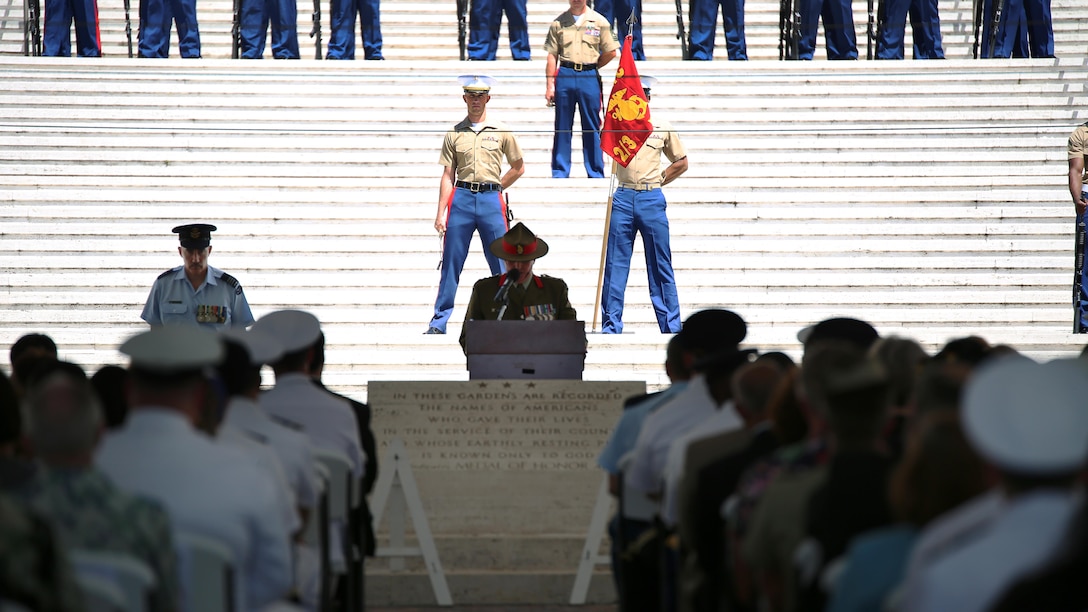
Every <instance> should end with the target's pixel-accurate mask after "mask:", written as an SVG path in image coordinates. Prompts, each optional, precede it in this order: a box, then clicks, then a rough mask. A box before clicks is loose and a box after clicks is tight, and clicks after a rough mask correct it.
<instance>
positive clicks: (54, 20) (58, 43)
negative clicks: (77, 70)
mask: <svg viewBox="0 0 1088 612" xmlns="http://www.w3.org/2000/svg"><path fill="white" fill-rule="evenodd" d="M43 10H44V16H43V19H42V55H44V56H46V57H71V55H72V5H71V4H68V0H45V7H44V9H43Z"/></svg>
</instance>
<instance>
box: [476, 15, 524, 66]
mask: <svg viewBox="0 0 1088 612" xmlns="http://www.w3.org/2000/svg"><path fill="white" fill-rule="evenodd" d="M525 5H526V0H473V2H472V12H471V14H470V15H469V21H468V28H469V29H468V46H467V47H466V48H465V50H466V51H467V52H468V59H470V60H476V61H488V62H490V61H494V60H495V55H496V53H497V52H498V50H499V31H500V30H501V28H502V14H503V13H504V12H505V13H506V28H507V30H508V32H509V34H508V35H509V37H510V56H511V57H513V58H514V59H515V60H518V61H528V60H529V15H528V11H527V9H526V6H525Z"/></svg>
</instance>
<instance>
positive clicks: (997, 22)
mask: <svg viewBox="0 0 1088 612" xmlns="http://www.w3.org/2000/svg"><path fill="white" fill-rule="evenodd" d="M1004 12H1005V0H994V19H993V22H992V23H991V24H990V48H989V49H987V50H986V57H987V58H988V59H989V58H993V56H994V52H995V51H996V50H997V33H998V32H999V31H1001V14H1002V13H1004Z"/></svg>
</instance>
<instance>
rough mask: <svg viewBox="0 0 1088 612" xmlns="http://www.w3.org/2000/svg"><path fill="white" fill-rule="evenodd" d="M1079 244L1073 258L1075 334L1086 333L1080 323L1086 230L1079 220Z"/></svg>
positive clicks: (1077, 243)
mask: <svg viewBox="0 0 1088 612" xmlns="http://www.w3.org/2000/svg"><path fill="white" fill-rule="evenodd" d="M1076 227H1077V238H1076V240H1077V242H1076V249H1075V250H1074V256H1073V333H1074V334H1081V333H1084V331H1085V330H1084V328H1083V327H1081V323H1080V294H1081V279H1082V278H1083V276H1082V275H1083V272H1084V241H1085V235H1084V234H1085V230H1084V222H1083V221H1081V220H1080V219H1079V218H1078V219H1077V226H1076Z"/></svg>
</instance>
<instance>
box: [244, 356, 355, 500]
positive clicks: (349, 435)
mask: <svg viewBox="0 0 1088 612" xmlns="http://www.w3.org/2000/svg"><path fill="white" fill-rule="evenodd" d="M258 403H259V405H260V407H261V408H262V409H263V410H264V411H265V412H267V413H268V415H269V416H270V417H272V418H273V419H274V420H275V421H276V422H278V423H281V424H283V425H286V426H287V427H289V428H291V429H294V430H297V431H301V432H303V433H305V434H306V435H307V436H309V437H310V441H311V442H312V443H313V445H314V446H319V447H322V448H329V449H332V450H335V451H339V452H341V453H343V454H344V455H345V456H346V457H347V458H348V459H349V460H350V461H351V466H352V473H354V474H355V475H356V476H357V477H359V478H362V476H363V469H364V468H365V467H366V454H365V453H363V449H362V446H361V445H360V444H359V427H358V425H357V424H356V421H355V413H354V412H352V411H351V406H350V405H349V404H348V403H347V402H345V401H344V400H341V399H339V398H336V397H333V396H332V395H330V394H329V393H328V392H327V391H324V390H322V389H320V388H319V387H318V386H317V385H316V384H314V381H313V380H312V379H311V378H310V377H309V376H307V375H305V374H301V373H290V374H283V375H280V376H277V377H276V386H275V387H273V388H271V389H269V390H268V391H265V392H264V393H262V394H261V397H260V400H259V402H258Z"/></svg>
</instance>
